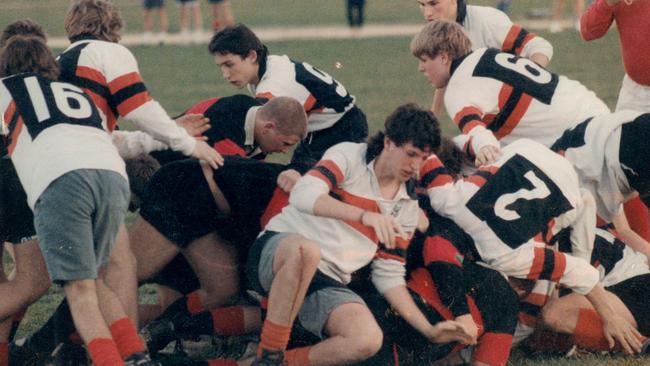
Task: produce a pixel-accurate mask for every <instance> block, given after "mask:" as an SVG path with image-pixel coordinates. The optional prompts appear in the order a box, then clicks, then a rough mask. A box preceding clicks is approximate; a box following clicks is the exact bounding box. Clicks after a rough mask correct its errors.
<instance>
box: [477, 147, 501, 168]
mask: <svg viewBox="0 0 650 366" xmlns="http://www.w3.org/2000/svg"><path fill="white" fill-rule="evenodd" d="M500 156H501V149H500V148H499V147H497V146H492V145H486V146H483V147H482V148H481V150H479V152H478V154H476V161H475V162H474V164H475V165H476V167H481V166H483V165H485V164H490V163H492V162H494V161H496V160H497V159H498V158H499V157H500Z"/></svg>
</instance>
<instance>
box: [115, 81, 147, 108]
mask: <svg viewBox="0 0 650 366" xmlns="http://www.w3.org/2000/svg"><path fill="white" fill-rule="evenodd" d="M146 91H147V87H146V86H145V85H144V83H142V82H140V83H135V84H131V85H129V86H127V87H126V88H123V89H121V90H120V91H118V92H117V93H115V95H113V101H114V102H115V106H116V107H117V106H119V105H120V104H122V103H124V102H125V101H126V100H128V99H129V98H131V97H132V96H134V95H137V94H140V93H142V92H146Z"/></svg>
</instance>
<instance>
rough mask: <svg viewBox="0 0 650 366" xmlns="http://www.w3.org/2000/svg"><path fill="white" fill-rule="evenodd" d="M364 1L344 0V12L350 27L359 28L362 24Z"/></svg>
mask: <svg viewBox="0 0 650 366" xmlns="http://www.w3.org/2000/svg"><path fill="white" fill-rule="evenodd" d="M365 3H366V1H365V0H346V4H347V6H346V14H347V16H348V24H349V25H350V27H351V28H361V26H363V12H364V6H365Z"/></svg>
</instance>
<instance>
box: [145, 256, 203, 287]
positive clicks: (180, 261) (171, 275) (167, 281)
mask: <svg viewBox="0 0 650 366" xmlns="http://www.w3.org/2000/svg"><path fill="white" fill-rule="evenodd" d="M146 283H155V284H158V285H162V286H167V287H169V288H171V289H173V290H175V291H178V292H180V293H181V294H183V295H187V294H189V293H191V292H193V291H196V290H198V289H199V288H200V287H201V284H200V283H199V279H198V278H197V277H196V274H195V273H194V271H193V270H192V267H191V266H190V264H189V262H188V261H187V259H185V256H183V255H182V254H178V255H177V256H176V257H174V259H172V261H171V262H169V263H167V265H166V266H165V268H163V269H162V271H160V272H158V274H157V275H155V276H153V277H152V278H150V279H149V280H147V281H146Z"/></svg>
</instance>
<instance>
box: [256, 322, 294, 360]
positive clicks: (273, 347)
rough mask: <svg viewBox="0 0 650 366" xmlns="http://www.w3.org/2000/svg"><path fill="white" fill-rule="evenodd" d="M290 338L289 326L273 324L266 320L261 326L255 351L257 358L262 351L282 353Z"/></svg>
mask: <svg viewBox="0 0 650 366" xmlns="http://www.w3.org/2000/svg"><path fill="white" fill-rule="evenodd" d="M290 336H291V327H290V326H286V325H280V324H275V323H273V322H272V321H270V320H269V319H266V320H265V321H264V325H263V326H262V334H260V345H259V347H258V349H257V354H258V356H261V355H262V350H267V351H271V352H278V351H284V350H285V349H287V344H289V337H290Z"/></svg>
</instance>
